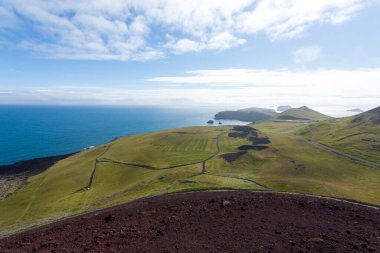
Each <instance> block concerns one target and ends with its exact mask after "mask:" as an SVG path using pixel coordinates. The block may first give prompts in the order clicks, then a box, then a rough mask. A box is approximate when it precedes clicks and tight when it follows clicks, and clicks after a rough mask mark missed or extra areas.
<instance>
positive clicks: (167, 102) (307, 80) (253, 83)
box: [0, 68, 380, 113]
mask: <svg viewBox="0 0 380 253" xmlns="http://www.w3.org/2000/svg"><path fill="white" fill-rule="evenodd" d="M378 80H380V68H375V69H356V70H336V69H331V70H314V71H303V70H274V71H273V70H265V69H261V70H256V69H221V70H197V71H189V72H187V75H185V76H173V77H157V78H153V79H150V80H149V81H151V82H154V83H155V85H156V87H154V86H153V87H150V88H138V89H136V88H133V89H129V88H116V87H113V88H112V87H76V86H64V87H63V86H61V87H53V88H50V87H48V88H47V87H25V88H22V87H19V88H17V89H15V88H13V89H12V88H7V89H5V88H4V89H3V90H0V103H26V104H39V103H40V104H107V105H155V106H173V107H193V106H194V105H197V106H199V107H201V106H213V107H224V108H244V107H251V106H260V107H268V106H276V105H281V104H290V105H292V106H302V105H307V106H311V107H312V108H315V109H318V110H320V111H322V112H325V113H331V112H333V111H337V110H338V111H340V112H344V111H345V110H347V109H349V108H362V109H370V108H373V107H376V106H379V101H380V86H379V83H378ZM2 87H6V86H5V85H2Z"/></svg>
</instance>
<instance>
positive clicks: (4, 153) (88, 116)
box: [0, 106, 236, 164]
mask: <svg viewBox="0 0 380 253" xmlns="http://www.w3.org/2000/svg"><path fill="white" fill-rule="evenodd" d="M216 112H217V111H215V110H210V109H208V110H201V109H196V110H194V109H192V110H185V109H167V108H165V109H164V108H149V107H124V108H121V107H119V108H115V107H113V108H112V107H47V106H0V164H10V163H13V162H16V161H20V160H27V159H32V158H36V157H44V156H50V155H58V154H66V153H70V152H75V151H79V150H82V149H84V148H86V147H89V146H96V145H100V144H102V143H105V142H108V141H110V140H112V139H114V138H115V137H117V136H122V135H130V134H140V133H147V132H152V131H158V130H163V129H169V128H176V127H183V126H201V125H206V121H207V120H209V119H211V118H213V116H214V114H215V113H216ZM225 123H236V122H225Z"/></svg>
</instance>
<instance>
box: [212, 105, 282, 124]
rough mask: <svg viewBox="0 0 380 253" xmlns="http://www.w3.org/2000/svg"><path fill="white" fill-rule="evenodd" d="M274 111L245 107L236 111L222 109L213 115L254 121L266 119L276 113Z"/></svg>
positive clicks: (217, 118) (227, 118)
mask: <svg viewBox="0 0 380 253" xmlns="http://www.w3.org/2000/svg"><path fill="white" fill-rule="evenodd" d="M276 114H277V113H276V111H275V110H272V109H264V108H255V107H252V108H246V109H241V110H237V111H222V112H218V113H217V114H216V115H215V119H216V120H219V119H226V120H240V121H246V122H255V121H259V120H267V119H270V118H272V117H274V116H275V115H276Z"/></svg>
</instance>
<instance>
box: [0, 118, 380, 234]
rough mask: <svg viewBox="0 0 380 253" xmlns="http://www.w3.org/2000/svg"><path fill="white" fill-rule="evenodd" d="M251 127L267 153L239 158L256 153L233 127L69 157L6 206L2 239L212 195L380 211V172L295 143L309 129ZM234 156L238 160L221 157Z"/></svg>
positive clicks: (0, 211) (126, 140) (133, 141)
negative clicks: (338, 201)
mask: <svg viewBox="0 0 380 253" xmlns="http://www.w3.org/2000/svg"><path fill="white" fill-rule="evenodd" d="M252 127H254V128H256V129H258V130H259V132H258V136H267V137H269V140H270V143H269V144H265V145H264V146H265V147H266V148H265V149H263V150H256V149H247V150H244V151H241V149H239V147H240V148H241V147H242V146H248V147H251V145H252V140H251V139H250V137H252V134H249V135H247V136H233V135H231V133H234V132H236V130H234V129H233V127H231V126H217V127H188V128H182V129H173V130H167V131H161V132H156V133H150V134H145V135H134V136H127V137H122V138H119V139H116V140H114V141H112V142H110V143H107V144H104V145H102V146H99V147H96V148H93V149H89V150H86V151H83V152H81V153H78V154H75V155H73V156H70V157H68V158H66V159H64V160H61V161H60V162H58V163H56V164H55V165H54V166H52V167H50V168H49V169H48V170H46V171H45V172H43V173H41V174H39V175H37V176H34V177H32V178H30V179H29V182H28V183H27V185H26V186H24V187H23V188H22V189H21V190H19V191H17V192H15V193H14V194H12V195H11V196H9V197H7V198H6V199H5V200H3V201H1V202H0V230H1V231H2V232H0V233H3V234H4V233H9V232H10V231H12V229H17V228H21V227H23V228H25V227H28V226H32V225H40V224H43V223H46V222H50V221H52V220H57V219H61V218H64V217H67V216H71V215H75V214H79V213H83V212H88V211H92V210H95V209H99V208H103V207H107V206H110V205H114V204H118V203H124V202H128V201H131V200H135V199H140V198H145V197H150V196H156V195H163V194H167V193H173V192H182V191H195V190H207V189H255V190H270V189H271V190H284V191H291V192H304V193H310V194H320V195H328V196H334V197H343V198H350V199H356V200H360V201H365V202H369V203H376V204H380V170H378V169H374V168H371V167H367V166H364V165H361V164H358V163H355V162H353V161H351V160H348V159H345V158H341V157H339V156H336V155H333V154H331V153H328V152H325V151H323V150H320V149H318V148H316V147H314V146H312V145H310V144H308V143H307V142H305V141H304V139H303V138H300V137H297V136H295V135H294V134H293V133H294V132H296V131H297V130H299V129H302V128H303V127H305V124H303V123H295V122H271V121H267V122H262V123H258V124H256V125H253V126H252ZM217 146H218V147H219V149H220V152H217V151H218V148H217ZM236 153H240V155H239V156H236V157H235V158H234V159H232V160H226V159H225V158H224V157H223V155H225V154H232V155H234V154H236ZM96 161H97V162H96ZM203 161H204V165H205V166H204V167H203ZM94 164H96V166H95V167H96V170H95V173H94V177H93V182H92V184H91V187H90V189H89V190H86V186H87V185H88V183H89V179H90V175H91V174H92V172H93V169H94Z"/></svg>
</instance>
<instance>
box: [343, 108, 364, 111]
mask: <svg viewBox="0 0 380 253" xmlns="http://www.w3.org/2000/svg"><path fill="white" fill-rule="evenodd" d="M347 111H348V112H363V110H362V109H360V108H354V109H349V110H347Z"/></svg>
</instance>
